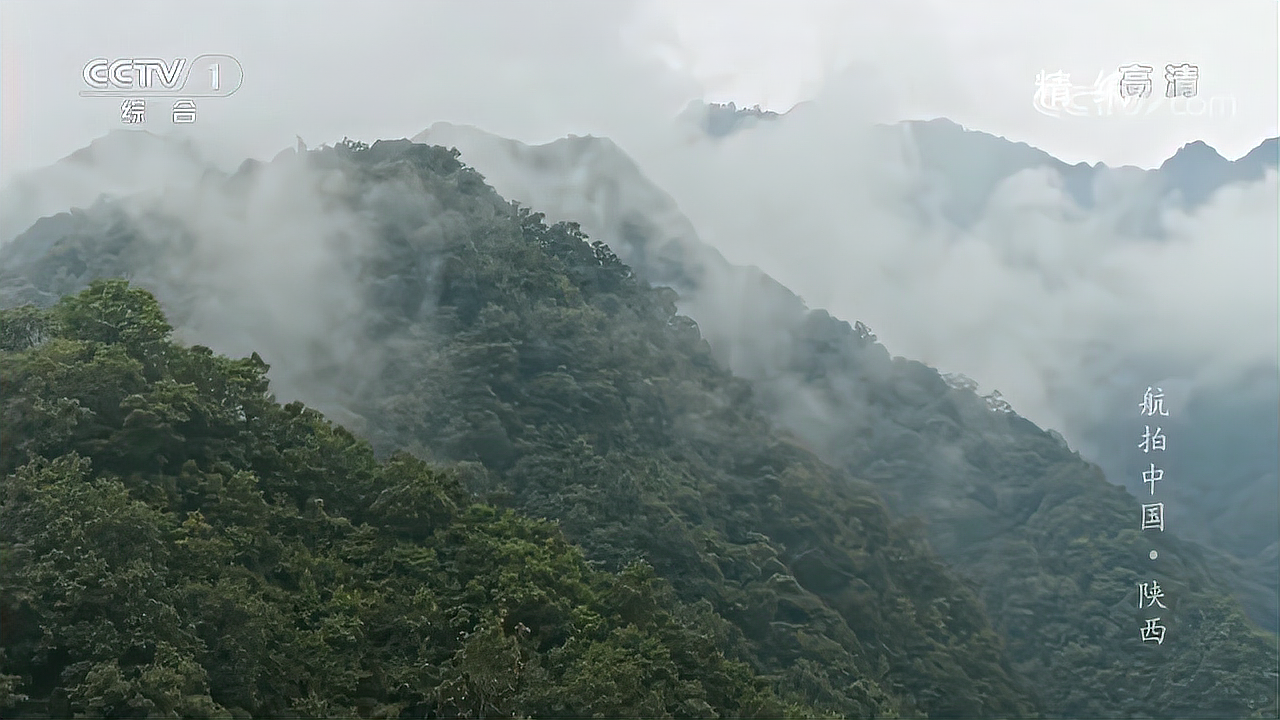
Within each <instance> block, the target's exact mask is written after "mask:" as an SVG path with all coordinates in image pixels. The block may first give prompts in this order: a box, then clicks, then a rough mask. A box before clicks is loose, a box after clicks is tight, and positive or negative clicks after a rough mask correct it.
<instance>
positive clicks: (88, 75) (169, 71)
mask: <svg viewBox="0 0 1280 720" xmlns="http://www.w3.org/2000/svg"><path fill="white" fill-rule="evenodd" d="M81 76H82V77H83V78H84V83H85V85H87V86H88V89H87V90H81V91H80V94H81V95H82V96H86V97H103V96H117V95H128V96H132V97H146V96H162V95H182V96H184V97H226V96H228V95H230V94H232V93H234V92H235V91H236V90H239V89H240V85H241V84H242V83H243V82H244V69H243V68H242V67H241V66H240V61H238V60H236V59H235V58H233V57H231V56H230V55H201V56H199V57H197V58H195V59H194V60H190V61H188V60H187V59H186V58H174V59H173V60H172V61H165V60H161V59H160V58H118V59H116V60H109V59H107V58H94V59H92V60H90V61H89V62H87V63H85V66H84V70H82V71H81Z"/></svg>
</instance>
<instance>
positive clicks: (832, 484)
mask: <svg viewBox="0 0 1280 720" xmlns="http://www.w3.org/2000/svg"><path fill="white" fill-rule="evenodd" d="M425 135H426V137H425V138H424V139H427V140H430V141H431V142H432V143H440V144H443V145H446V146H450V145H453V146H457V147H459V148H460V149H461V150H462V152H463V157H465V158H467V160H468V162H470V163H472V164H473V165H475V166H477V167H483V168H485V170H484V171H485V172H486V173H487V178H488V180H489V181H490V182H491V183H492V184H493V185H495V186H497V187H498V188H499V190H500V191H501V192H502V193H503V194H504V195H507V196H508V197H513V198H515V199H518V200H520V201H522V202H524V203H526V204H528V205H531V206H532V207H534V208H537V209H540V210H541V209H546V211H547V212H548V213H549V215H550V219H552V220H553V221H554V220H560V219H566V220H567V219H573V220H575V221H577V222H581V226H582V228H584V229H587V230H588V231H589V233H588V234H587V235H586V236H584V235H583V234H582V233H580V232H579V231H578V230H577V229H576V226H571V225H553V226H551V227H548V226H546V225H544V224H543V223H542V222H541V219H540V217H537V216H535V215H533V214H530V213H529V212H528V211H524V210H521V209H518V208H512V207H510V206H509V205H507V204H506V203H505V202H504V201H502V199H501V198H500V197H498V195H497V194H495V193H494V191H493V190H491V189H490V188H489V187H487V186H486V184H485V182H484V180H483V179H482V178H481V176H480V175H479V174H478V173H476V172H475V171H472V170H470V169H468V168H465V167H463V166H461V165H460V164H459V163H457V161H456V159H455V158H454V156H453V155H451V154H448V153H445V152H444V151H443V150H441V149H439V148H430V147H425V146H423V145H417V144H412V143H409V142H407V141H398V142H393V143H387V142H379V143H376V144H375V145H374V146H373V147H372V148H368V149H364V148H362V147H359V146H342V147H340V148H333V149H325V150H321V151H316V152H313V153H306V154H297V153H293V152H288V153H282V155H281V156H280V157H278V158H277V159H276V160H275V161H273V162H272V163H266V164H261V163H249V164H246V165H245V166H244V167H242V168H241V169H240V171H238V172H237V173H236V174H235V175H233V176H231V177H229V178H220V177H218V176H216V175H214V174H205V175H204V176H203V177H202V179H201V180H200V181H199V183H197V184H196V185H195V186H192V187H188V188H179V189H176V190H171V191H168V192H166V193H161V194H159V195H155V196H151V197H137V198H131V199H129V200H128V201H127V202H126V201H111V200H108V201H104V202H102V203H99V204H98V205H97V206H95V207H92V208H89V209H88V210H86V211H84V212H82V213H78V214H70V215H68V216H64V217H61V218H56V217H55V218H49V219H47V220H45V221H42V223H39V224H37V225H36V226H34V227H32V228H31V230H30V231H28V232H27V233H26V234H24V235H23V236H22V237H19V238H18V239H17V240H15V241H14V242H13V243H11V244H10V245H8V246H6V247H5V248H4V249H3V251H0V252H2V254H0V274H2V277H0V286H2V287H3V288H4V289H5V292H6V297H8V298H10V299H11V300H17V299H43V300H45V301H46V302H47V301H51V300H52V299H53V298H55V297H57V296H60V295H65V294H68V293H72V292H77V291H78V290H80V289H81V288H83V287H85V286H87V285H88V284H89V283H90V282H91V281H92V280H94V279H95V278H99V277H119V276H127V277H131V278H132V279H133V280H134V282H136V283H138V284H142V285H144V286H146V287H148V288H150V289H152V290H153V292H155V293H156V295H157V296H158V297H159V298H160V300H161V302H162V304H163V305H164V307H165V309H166V312H167V313H168V314H169V316H170V317H171V318H172V320H173V323H174V325H175V326H177V327H178V329H179V331H180V334H182V335H184V336H186V337H191V338H194V339H198V340H200V341H201V342H204V343H207V344H208V345H210V346H211V347H214V348H215V349H216V350H219V351H222V352H232V353H239V354H246V355H247V354H248V353H249V352H250V350H251V349H259V350H260V352H261V353H262V356H263V357H264V358H266V359H267V360H268V361H269V362H271V363H272V364H273V366H274V367H273V371H272V375H273V382H274V381H275V380H276V378H277V377H283V378H284V379H285V380H286V381H287V386H288V388H289V390H288V392H289V393H291V394H292V395H294V396H295V397H298V398H300V399H303V400H305V401H306V402H308V403H309V404H313V405H315V406H316V407H318V408H320V409H324V410H328V409H329V408H333V409H335V410H337V411H343V412H345V413H347V414H348V415H349V416H350V417H351V419H352V426H353V427H354V428H355V429H356V430H357V431H358V432H359V433H360V434H362V435H364V436H365V437H367V438H369V439H370V440H371V441H372V442H373V444H374V446H375V447H376V448H379V449H380V450H381V451H382V452H383V453H384V454H385V453H389V452H391V451H394V450H396V449H405V448H407V449H409V450H412V451H414V452H416V453H418V454H420V455H423V456H427V457H434V458H439V459H441V460H444V461H462V462H472V463H479V464H480V465H481V466H483V468H484V473H483V474H481V475H478V476H475V479H474V481H473V483H472V490H473V491H475V492H477V493H480V494H482V496H484V497H487V498H490V499H491V501H492V502H497V503H505V504H509V505H511V506H513V507H516V508H518V509H520V510H521V511H523V512H527V513H530V514H533V515H534V516H545V517H551V518H556V519H558V520H559V521H560V522H561V524H562V527H563V528H564V532H565V533H566V536H567V537H568V538H569V539H570V540H572V541H573V542H575V543H579V544H581V545H582V547H583V548H584V550H585V552H586V553H587V556H588V557H589V558H590V559H592V560H594V561H597V562H600V563H603V565H604V566H605V567H609V568H615V567H621V566H623V565H625V564H626V563H627V562H630V561H633V560H635V559H639V558H644V559H647V560H648V561H649V562H650V563H652V564H653V565H654V567H655V569H656V570H657V571H658V572H659V574H660V575H661V576H662V577H664V578H666V579H667V580H669V581H670V582H671V583H672V584H673V586H674V587H675V588H676V591H677V593H678V594H679V596H680V598H682V600H684V601H686V602H691V603H692V602H699V601H704V600H705V601H709V602H710V606H711V610H712V611H714V612H715V613H717V614H718V615H719V616H721V617H723V618H724V619H726V620H727V621H728V622H729V623H731V625H732V626H733V627H734V628H736V630H734V631H733V634H732V635H733V637H730V638H729V639H727V640H726V642H727V643H728V644H727V645H726V646H725V647H726V648H727V649H726V652H727V653H730V654H733V655H734V656H736V657H742V658H743V659H744V661H745V662H747V663H748V664H749V665H750V666H751V667H753V668H754V669H755V670H756V671H757V672H760V673H762V674H763V675H765V676H768V677H771V678H773V682H774V683H775V687H777V688H778V689H779V691H780V692H784V693H787V692H790V693H799V694H800V695H801V696H802V697H804V698H805V699H806V700H807V701H808V702H810V703H812V704H814V705H815V706H816V707H820V708H826V709H829V710H831V711H833V712H841V713H847V714H853V715H862V714H868V713H874V714H879V713H881V712H887V711H888V710H889V708H896V709H898V710H899V711H901V712H903V713H905V714H908V715H910V714H914V713H918V712H921V711H925V712H929V713H930V715H932V716H988V715H1009V714H1015V715H1017V714H1023V713H1024V712H1026V710H1025V709H1024V708H1023V707H1022V706H1021V705H1020V703H1021V702H1024V701H1029V702H1030V703H1031V705H1033V706H1034V707H1036V708H1038V709H1039V710H1040V711H1041V712H1044V713H1046V714H1048V715H1050V716H1082V715H1087V716H1124V715H1132V714H1137V713H1144V714H1149V715H1153V716H1158V717H1177V716H1186V715H1195V716H1208V715H1212V716H1223V717H1230V716H1240V715H1248V714H1251V713H1254V712H1262V711H1264V710H1265V707H1266V706H1267V704H1268V703H1274V680H1275V668H1274V665H1273V664H1271V660H1270V658H1271V652H1270V649H1271V643H1270V641H1269V640H1268V639H1266V637H1265V636H1263V635H1261V634H1259V633H1258V632H1257V631H1256V629H1255V628H1251V627H1250V626H1249V624H1248V623H1247V622H1246V621H1245V620H1244V618H1243V616H1242V615H1241V614H1240V612H1239V610H1238V609H1236V606H1235V605H1234V604H1233V601H1232V600H1230V599H1229V598H1228V597H1226V596H1225V595H1224V593H1223V592H1222V589H1221V588H1222V586H1223V574H1224V573H1223V568H1222V567H1220V566H1219V563H1218V561H1217V559H1216V556H1215V555H1214V554H1213V552H1211V551H1208V550H1206V549H1204V548H1202V547H1200V546H1198V545H1196V544H1195V543H1193V542H1188V541H1185V540H1183V539H1180V538H1179V537H1178V536H1179V533H1178V532H1166V533H1162V534H1159V535H1154V534H1152V533H1145V534H1144V533H1141V532H1139V530H1138V520H1139V518H1140V515H1139V500H1138V499H1137V498H1135V497H1134V496H1133V495H1132V494H1130V493H1128V492H1126V491H1125V490H1124V489H1122V488H1120V487H1117V486H1115V485H1113V484H1111V483H1108V482H1107V481H1106V479H1105V478H1104V477H1103V475H1102V473H1101V472H1100V471H1099V470H1098V468H1097V467H1096V466H1093V465H1091V464H1090V463H1088V462H1086V461H1085V460H1083V459H1082V458H1080V457H1079V455H1078V454H1076V453H1074V452H1072V450H1071V449H1070V448H1069V447H1068V446H1067V445H1066V443H1065V442H1064V441H1063V440H1062V438H1061V436H1058V435H1056V434H1055V433H1052V432H1049V431H1045V430H1042V429H1040V428H1038V427H1036V426H1035V425H1034V424H1032V423H1030V422H1029V421H1027V420H1025V419H1023V418H1021V417H1019V416H1018V415H1017V414H1016V413H1015V412H1012V408H1010V407H1009V406H1008V405H1007V403H1003V402H1002V401H1001V400H1000V399H999V397H998V396H995V395H988V396H985V397H984V396H980V395H979V394H978V393H977V392H975V391H974V388H973V387H972V385H971V384H970V383H967V382H966V381H965V380H964V379H963V378H948V377H943V376H941V375H940V374H939V373H938V372H937V371H936V370H933V369H931V368H929V367H927V366H925V365H923V364H921V363H918V362H913V361H909V360H905V359H902V358H894V357H892V356H891V355H890V353H889V351H888V350H887V349H886V348H885V347H884V346H883V345H882V344H880V343H879V342H877V339H876V337H875V336H874V334H873V333H872V332H871V330H870V329H869V328H867V327H866V326H865V325H863V324H861V323H856V324H854V325H852V326H851V325H850V324H849V323H847V322H844V321H842V320H839V319H836V318H833V317H831V316H830V315H829V314H828V313H826V312H824V311H821V310H811V309H809V308H807V307H806V306H805V304H804V302H803V301H801V300H800V299H799V298H798V297H796V296H795V295H794V294H793V293H790V292H789V291H788V290H787V289H786V288H785V287H783V286H782V285H780V284H778V283H777V282H776V281H773V280H772V279H770V278H769V277H768V276H767V275H765V274H764V273H761V272H760V271H758V270H754V269H743V268H736V267H733V266H731V265H729V264H728V263H727V262H726V261H725V260H724V259H723V257H721V256H720V255H719V253H717V252H716V251H714V250H713V249H711V248H708V247H706V246H705V245H703V244H702V243H700V242H699V241H698V239H697V238H696V236H695V235H694V234H693V232H692V227H691V226H690V225H689V223H688V221H687V220H685V219H684V218H683V217H682V215H681V214H680V212H679V211H678V208H676V207H675V205H674V203H673V202H672V201H671V199H670V198H669V197H667V196H666V195H665V194H663V193H662V192H661V191H660V190H658V189H657V188H655V187H654V186H653V185H652V183H649V182H648V181H647V180H646V179H645V178H644V176H643V174H642V173H640V172H639V170H638V168H637V167H636V166H635V165H634V163H632V162H631V161H630V160H629V159H628V158H627V157H626V156H625V154H624V153H622V152H621V151H620V150H619V149H618V148H617V147H616V146H615V145H613V144H612V143H610V142H608V141H605V140H601V139H596V138H570V139H566V140H562V141H558V142H557V143H552V144H550V145H547V146H541V147H538V148H530V147H527V146H523V145H521V144H519V143H513V142H511V141H505V140H501V139H495V138H491V137H489V136H485V135H483V134H482V133H479V131H475V130H474V129H469V128H458V127H454V126H444V125H439V126H435V127H433V128H432V130H430V131H428V133H426V134H425ZM54 236H59V237H57V238H56V239H55V237H54ZM588 238H590V239H591V240H595V241H596V243H595V244H590V243H589V241H588ZM600 241H604V242H603V243H602V242H600ZM606 243H607V244H606ZM651 286H653V287H652V289H650V287H651ZM663 286H669V287H672V288H674V290H675V292H674V293H669V292H668V291H664V290H662V287H663ZM677 307H678V309H679V311H680V312H681V313H684V314H687V315H688V316H690V317H692V318H693V321H696V324H695V323H694V322H692V321H690V320H688V319H686V318H682V317H680V316H678V315H676V310H677ZM291 366H292V367H291ZM278 371H282V372H283V373H284V374H283V375H282V376H280V375H278V374H277V373H278ZM728 371H731V372H732V375H730V374H729V372H728ZM790 434H794V435H790ZM796 438H798V440H797V439H796ZM873 488H874V489H873ZM877 496H881V497H883V498H884V499H885V501H887V502H888V504H889V507H890V509H891V510H892V511H893V514H894V515H900V516H909V517H914V518H917V520H916V521H915V524H912V523H906V524H904V523H899V522H891V521H890V520H889V519H888V518H889V516H888V515H887V514H886V513H885V511H884V509H883V508H882V506H880V500H879V499H878V498H877ZM921 518H922V519H923V520H920V519H921ZM886 533H887V534H886ZM873 538H874V540H873ZM926 538H927V543H926V542H925V539H926ZM928 548H933V550H929V549H928ZM1151 549H1157V550H1158V551H1159V558H1160V559H1159V560H1158V561H1154V562H1153V561H1151V560H1149V559H1148V558H1147V552H1148V551H1149V550H1151ZM934 550H936V552H938V553H939V555H941V556H942V558H943V559H944V560H945V561H946V563H947V564H948V565H949V566H950V568H951V569H947V568H945V567H944V566H943V565H942V564H940V563H937V562H935V561H933V560H930V555H929V553H931V552H933V551H934ZM753 568H754V569H753ZM956 574H958V576H959V577H961V578H964V581H960V580H958V579H957V575H956ZM1153 580H1155V581H1158V582H1159V583H1160V584H1161V586H1163V587H1164V588H1166V592H1167V593H1168V597H1169V598H1170V599H1172V598H1174V597H1176V598H1177V600H1176V601H1175V603H1174V604H1172V605H1170V606H1169V607H1168V608H1167V612H1166V611H1164V610H1162V611H1161V612H1162V621H1163V622H1165V623H1166V624H1167V625H1168V632H1169V637H1168V639H1167V641H1166V642H1164V643H1162V644H1161V645H1160V646H1159V647H1158V648H1154V647H1152V646H1150V645H1148V644H1144V643H1142V642H1141V641H1140V639H1139V629H1140V628H1141V624H1142V623H1141V618H1142V616H1143V613H1142V611H1141V610H1140V609H1139V608H1138V607H1136V606H1135V603H1137V604H1140V601H1139V600H1138V595H1137V589H1138V586H1139V583H1142V582H1151V581H1153ZM1232 580H1233V581H1236V582H1238V581H1239V578H1232ZM969 583H972V588H973V591H974V593H975V596H974V597H972V598H971V597H969V596H968V595H967V593H968V592H969V591H968V590H966V589H965V588H966V586H967V585H968V584H969ZM974 613H976V616H975V614H974ZM988 623H989V627H990V628H991V629H993V630H994V631H995V632H996V633H998V635H999V636H1000V637H1001V641H1000V642H999V643H997V644H996V645H993V644H992V640H991V638H989V637H987V635H986V634H985V633H986V632H987V631H986V630H984V629H983V628H984V627H986V626H987V624H988ZM928 627H932V628H936V629H928V630H926V628H928ZM735 638H736V639H735ZM997 645H1000V646H1002V647H1003V650H996V649H995V647H996V646H997ZM1153 650H1154V652H1153ZM877 668H879V669H877ZM1006 673H1007V675H1006Z"/></svg>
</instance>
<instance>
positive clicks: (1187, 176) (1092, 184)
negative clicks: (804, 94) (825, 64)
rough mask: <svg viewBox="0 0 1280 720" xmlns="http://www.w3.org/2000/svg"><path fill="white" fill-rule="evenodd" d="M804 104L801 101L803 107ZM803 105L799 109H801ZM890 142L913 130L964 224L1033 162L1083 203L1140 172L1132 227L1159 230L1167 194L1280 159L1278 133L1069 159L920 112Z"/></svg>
mask: <svg viewBox="0 0 1280 720" xmlns="http://www.w3.org/2000/svg"><path fill="white" fill-rule="evenodd" d="M800 107H803V105H801V106H798V108H800ZM798 108H797V109H798ZM788 114H789V113H781V114H779V113H774V112H767V111H764V112H762V111H760V110H759V108H738V107H736V106H735V105H734V104H733V103H729V104H727V105H726V104H718V103H708V104H700V103H694V104H691V105H690V106H689V107H688V108H687V109H686V110H685V112H684V113H683V114H682V116H681V120H682V121H683V122H686V123H689V124H692V125H694V126H697V127H699V128H701V129H702V130H703V132H705V133H706V135H707V136H709V137H712V138H723V137H726V136H729V135H733V134H736V133H743V132H749V131H751V130H752V129H754V128H756V127H758V123H759V122H760V121H761V120H766V121H771V122H778V123H785V122H786V121H787V115H788ZM880 130H881V132H883V133H884V135H885V140H886V141H887V142H892V141H893V140H894V139H895V136H897V135H899V134H904V135H907V136H908V137H909V138H910V142H911V144H912V146H913V147H915V148H916V149H917V152H918V156H917V158H916V160H917V161H918V162H919V164H920V168H921V170H923V171H924V172H925V173H926V174H928V175H931V176H932V177H933V178H934V181H935V183H936V184H935V185H934V190H935V191H936V192H937V193H938V194H939V195H940V196H941V198H942V200H941V209H942V211H943V213H944V215H945V216H946V217H947V218H948V219H949V220H951V221H952V222H955V223H956V224H957V225H959V226H960V227H969V226H971V225H972V224H973V223H974V222H975V221H976V220H977V219H978V218H979V217H980V216H981V215H982V212H983V209H984V207H985V205H986V202H987V200H988V199H989V198H990V197H991V195H992V193H993V192H994V191H995V189H996V187H997V186H998V185H999V184H1000V183H1001V182H1002V181H1003V180H1006V179H1007V178H1009V177H1011V176H1013V175H1014V174H1016V173H1019V172H1022V171H1025V170H1030V169H1033V168H1045V169H1049V170H1052V171H1054V172H1055V173H1056V174H1057V175H1058V176H1059V177H1060V178H1061V180H1062V184H1063V188H1064V189H1065V190H1066V192H1067V193H1068V194H1069V195H1070V197H1071V198H1072V199H1073V200H1075V201H1076V203H1077V204H1079V205H1080V206H1081V207H1084V208H1092V207H1095V206H1096V205H1097V204H1098V203H1099V202H1100V200H1103V199H1105V198H1102V197H1100V196H1101V195H1105V194H1106V193H1107V192H1108V187H1109V186H1110V185H1112V184H1113V182H1114V178H1118V177H1123V178H1126V179H1129V178H1137V179H1138V185H1139V186H1140V189H1138V188H1135V187H1134V186H1133V185H1132V184H1126V187H1125V193H1126V195H1127V197H1128V199H1129V200H1130V201H1131V202H1132V201H1133V200H1134V199H1144V200H1145V202H1144V203H1142V204H1141V206H1140V207H1141V210H1139V211H1132V212H1133V213H1134V217H1133V218H1132V220H1131V227H1132V228H1134V229H1137V230H1140V231H1143V232H1154V228H1155V227H1156V225H1157V224H1158V214H1159V212H1160V205H1161V202H1162V201H1164V200H1167V199H1169V198H1170V197H1174V198H1176V199H1177V203H1178V204H1179V205H1181V206H1182V207H1184V208H1186V209H1194V208H1196V207H1199V206H1200V205H1202V204H1204V203H1205V202H1206V201H1207V200H1208V199H1209V197H1210V196H1211V195H1212V194H1213V193H1214V191H1216V190H1218V189H1220V188H1222V187H1225V186H1227V185H1230V184H1233V183H1239V182H1250V181H1255V180H1260V179H1261V178H1262V176H1263V174H1264V173H1265V172H1266V170H1267V169H1273V170H1274V169H1276V168H1277V166H1280V139H1277V138H1269V139H1267V140H1265V141H1263V142H1262V143H1261V144H1259V145H1258V147H1256V148H1254V149H1253V150H1252V151H1250V152H1249V153H1248V154H1247V155H1245V156H1244V157H1241V158H1239V159H1238V160H1234V161H1232V160H1227V159H1226V158H1224V157H1222V156H1221V155H1220V154H1218V152H1217V151H1216V150H1214V149H1213V148H1211V147H1209V146H1208V145H1207V144H1205V143H1203V142H1200V141H1196V142H1192V143H1188V144H1187V145H1185V146H1183V147H1182V148H1181V149H1179V150H1178V151H1177V152H1176V153H1174V155H1173V156H1172V157H1170V158H1169V159H1168V160H1166V161H1165V162H1164V163H1163V164H1162V165H1161V166H1160V167H1159V168H1158V169H1154V170H1143V169H1140V168H1134V167H1128V166H1120V167H1110V166H1108V165H1106V164H1105V163H1092V164H1091V163H1076V164H1074V165H1071V164H1068V163H1065V162H1063V161H1061V160H1059V159H1057V158H1055V157H1053V156H1052V155H1050V154H1049V153H1047V152H1045V151H1043V150H1040V149H1038V148H1034V147H1031V146H1030V145H1027V144H1026V143H1021V142H1013V141H1010V140H1007V139H1005V138H1002V137H998V136H996V135H991V134H989V133H985V132H980V131H976V130H970V129H967V128H965V127H963V126H961V125H959V124H957V123H955V122H952V121H951V120H947V119H945V118H938V119H934V120H916V121H906V122H900V123H895V124H893V125H889V126H882V127H881V128H880Z"/></svg>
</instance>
